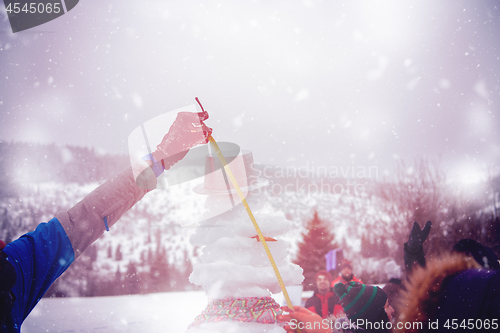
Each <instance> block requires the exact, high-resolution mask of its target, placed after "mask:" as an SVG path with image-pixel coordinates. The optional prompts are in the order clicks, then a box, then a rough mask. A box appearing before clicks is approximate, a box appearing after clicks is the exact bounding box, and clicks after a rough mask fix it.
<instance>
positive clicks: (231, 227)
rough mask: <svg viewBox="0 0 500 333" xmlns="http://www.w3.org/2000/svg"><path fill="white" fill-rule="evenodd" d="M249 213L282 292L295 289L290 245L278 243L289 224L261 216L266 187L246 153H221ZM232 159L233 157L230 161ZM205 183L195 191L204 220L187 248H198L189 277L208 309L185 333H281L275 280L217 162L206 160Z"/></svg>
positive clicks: (298, 276) (296, 272)
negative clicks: (203, 295) (203, 294)
mask: <svg viewBox="0 0 500 333" xmlns="http://www.w3.org/2000/svg"><path fill="white" fill-rule="evenodd" d="M223 154H224V156H225V157H226V159H227V160H228V161H230V163H229V164H228V166H229V168H230V170H231V172H232V173H233V175H234V177H235V179H236V181H237V183H238V185H239V187H240V189H241V191H242V193H243V195H244V196H245V198H246V201H247V202H248V205H249V207H250V209H251V210H252V213H253V214H254V216H255V219H256V221H257V223H258V225H259V227H260V230H261V231H262V234H263V235H264V236H265V239H266V243H267V245H268V247H269V250H270V252H271V254H272V256H273V258H274V261H275V263H276V265H277V268H278V270H279V272H280V275H281V277H282V279H283V282H284V284H285V285H286V286H292V285H299V284H300V283H301V282H302V280H303V279H304V277H303V275H302V268H300V267H299V266H297V265H295V264H292V263H291V261H290V259H289V257H288V252H287V249H288V247H289V244H288V243H287V242H285V241H284V240H280V239H279V237H280V236H281V235H283V234H285V233H286V232H287V231H288V230H289V227H290V223H289V222H288V221H287V220H286V219H285V217H284V216H283V214H278V213H269V212H267V213H264V212H262V213H261V212H260V211H259V210H260V209H261V208H262V207H263V206H264V204H265V191H264V188H265V187H266V186H267V185H268V181H267V180H265V179H262V178H258V177H257V174H258V173H259V171H258V170H256V169H255V168H254V165H253V156H252V153H251V152H250V151H240V152H234V153H231V152H227V151H226V152H223ZM231 155H232V156H231ZM205 171H206V172H205V178H204V183H203V184H201V185H199V186H198V187H195V188H194V191H195V192H197V193H199V194H203V195H208V197H207V199H206V203H205V205H206V208H207V210H208V212H207V216H212V217H211V218H209V219H207V220H206V221H204V222H203V223H201V224H200V225H199V226H198V227H197V228H196V231H195V233H194V234H193V235H192V236H191V238H190V242H191V244H192V245H194V246H199V247H202V254H201V256H200V262H199V263H197V264H195V265H194V267H193V272H192V274H191V275H190V277H189V280H190V282H191V283H194V284H196V285H200V286H202V287H203V289H204V290H205V291H206V293H207V295H208V305H207V307H206V308H205V310H204V311H203V312H202V313H201V314H200V315H198V316H197V317H196V318H195V320H194V321H193V322H192V323H191V324H190V326H189V328H188V330H187V332H188V333H209V332H220V333H231V332H235V333H236V332H238V333H246V332H248V333H260V332H262V333H264V332H266V333H283V332H285V331H284V329H283V328H282V327H283V324H280V323H278V322H277V320H276V316H277V315H278V314H279V313H280V312H281V311H280V305H279V304H278V303H276V301H275V300H274V299H273V298H272V297H271V294H274V293H278V292H280V290H281V289H280V285H279V282H278V280H277V278H276V274H275V272H274V270H273V267H272V265H271V263H270V261H269V259H268V256H267V254H266V251H265V250H264V247H263V246H262V244H261V242H260V241H259V238H258V236H257V232H256V230H255V228H254V226H253V224H252V222H251V220H250V218H249V216H248V214H247V212H246V210H245V207H244V206H243V204H242V203H241V200H240V198H239V196H238V194H237V192H236V190H235V188H234V187H233V184H232V183H231V181H229V179H228V177H227V175H226V174H225V172H224V169H223V167H222V165H221V163H220V161H219V160H218V158H217V156H207V157H206V161H205Z"/></svg>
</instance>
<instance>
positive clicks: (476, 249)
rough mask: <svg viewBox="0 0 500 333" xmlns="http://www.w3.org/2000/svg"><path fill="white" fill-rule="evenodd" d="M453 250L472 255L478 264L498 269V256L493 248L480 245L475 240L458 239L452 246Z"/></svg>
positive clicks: (499, 265)
mask: <svg viewBox="0 0 500 333" xmlns="http://www.w3.org/2000/svg"><path fill="white" fill-rule="evenodd" d="M453 251H456V252H461V253H465V254H466V255H470V256H473V257H474V259H475V260H476V261H477V262H478V263H479V265H481V266H483V267H485V268H491V269H500V264H499V263H498V257H497V256H496V254H495V253H494V252H493V250H492V249H490V248H489V247H487V246H484V245H482V244H481V243H478V242H476V241H475V240H472V239H462V240H459V241H458V242H457V243H456V244H455V246H453Z"/></svg>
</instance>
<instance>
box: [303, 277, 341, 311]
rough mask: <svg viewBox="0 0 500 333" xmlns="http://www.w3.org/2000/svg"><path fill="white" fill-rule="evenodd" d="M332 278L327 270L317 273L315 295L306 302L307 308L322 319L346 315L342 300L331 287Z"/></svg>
mask: <svg viewBox="0 0 500 333" xmlns="http://www.w3.org/2000/svg"><path fill="white" fill-rule="evenodd" d="M331 283H332V276H331V275H330V273H328V272H327V271H325V270H321V271H319V272H318V273H316V288H315V290H314V295H313V296H312V297H311V298H309V299H308V300H307V301H306V304H305V307H306V308H307V309H309V310H311V311H313V312H315V313H317V314H319V315H320V316H321V317H322V318H327V317H329V316H331V315H333V316H334V317H339V316H342V315H343V314H344V311H343V310H342V306H341V305H340V300H339V297H338V296H337V295H335V293H334V292H333V290H332V288H331V287H330V285H331Z"/></svg>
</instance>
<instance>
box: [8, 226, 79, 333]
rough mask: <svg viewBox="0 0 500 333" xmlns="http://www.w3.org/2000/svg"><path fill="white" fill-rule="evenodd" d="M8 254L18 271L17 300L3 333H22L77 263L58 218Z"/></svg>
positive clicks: (11, 246)
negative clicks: (30, 317) (56, 284)
mask: <svg viewBox="0 0 500 333" xmlns="http://www.w3.org/2000/svg"><path fill="white" fill-rule="evenodd" d="M4 252H5V253H6V254H7V255H8V260H9V262H11V263H12V265H13V266H14V268H15V270H16V274H17V278H16V284H15V286H14V288H13V289H12V291H13V293H14V296H15V297H16V300H15V302H14V305H13V308H12V311H11V315H10V317H9V318H7V323H6V326H5V327H6V328H7V330H6V328H4V330H2V332H19V331H20V328H21V324H22V322H23V321H24V319H26V317H27V316H28V314H29V313H30V312H31V310H32V309H33V308H34V307H35V305H36V304H37V303H38V301H40V299H41V298H42V296H43V295H44V294H45V292H46V291H47V289H48V288H49V287H50V285H51V284H52V283H53V282H54V281H55V280H56V279H57V278H58V277H59V276H60V275H61V274H62V273H63V272H64V271H65V270H66V269H67V268H68V267H69V266H70V265H71V263H72V262H73V261H74V257H75V255H74V252H73V247H72V245H71V242H70V240H69V238H68V236H67V235H66V232H65V231H64V229H63V227H62V226H61V224H60V223H59V221H58V220H57V219H56V218H53V219H52V220H50V221H49V222H48V223H40V224H39V225H38V227H37V228H36V229H35V231H32V232H29V233H27V234H25V235H23V236H21V237H20V238H19V239H17V240H15V241H13V242H12V243H10V244H8V245H7V246H6V247H5V249H4Z"/></svg>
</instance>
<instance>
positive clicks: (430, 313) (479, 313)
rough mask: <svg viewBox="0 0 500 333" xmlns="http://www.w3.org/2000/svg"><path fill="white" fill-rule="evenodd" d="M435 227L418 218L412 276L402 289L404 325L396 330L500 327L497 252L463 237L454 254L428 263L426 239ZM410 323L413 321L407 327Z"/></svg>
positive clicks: (408, 259)
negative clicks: (425, 247) (421, 221)
mask: <svg viewBox="0 0 500 333" xmlns="http://www.w3.org/2000/svg"><path fill="white" fill-rule="evenodd" d="M429 231H430V222H427V225H426V227H424V229H423V230H421V229H420V226H419V225H418V223H416V222H415V223H414V225H413V227H412V231H411V232H410V237H409V240H408V243H406V244H405V247H404V251H405V265H406V267H407V268H408V269H409V271H410V275H409V276H408V281H406V283H405V285H404V290H403V291H402V298H401V305H402V306H401V309H400V318H399V319H400V320H401V323H402V325H401V326H400V327H396V328H395V331H396V332H423V331H437V332H440V331H447V332H466V331H467V332H470V331H475V332H491V331H492V330H497V329H499V328H500V270H498V269H491V268H492V267H495V268H496V267H497V264H498V258H497V257H496V255H495V254H494V253H493V252H492V251H491V249H489V248H487V247H485V246H483V245H481V244H479V243H477V242H475V241H470V240H461V241H459V242H458V243H457V244H456V245H455V246H454V250H453V251H452V253H450V254H448V255H444V256H442V257H441V258H438V259H435V260H432V261H429V262H428V263H427V262H426V260H425V255H424V251H423V247H422V243H423V242H424V241H425V239H426V238H427V235H428V234H429ZM416 263H418V264H416ZM414 323H421V325H415V324H414ZM405 324H409V325H407V326H406V328H405ZM408 327H409V328H408Z"/></svg>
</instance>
